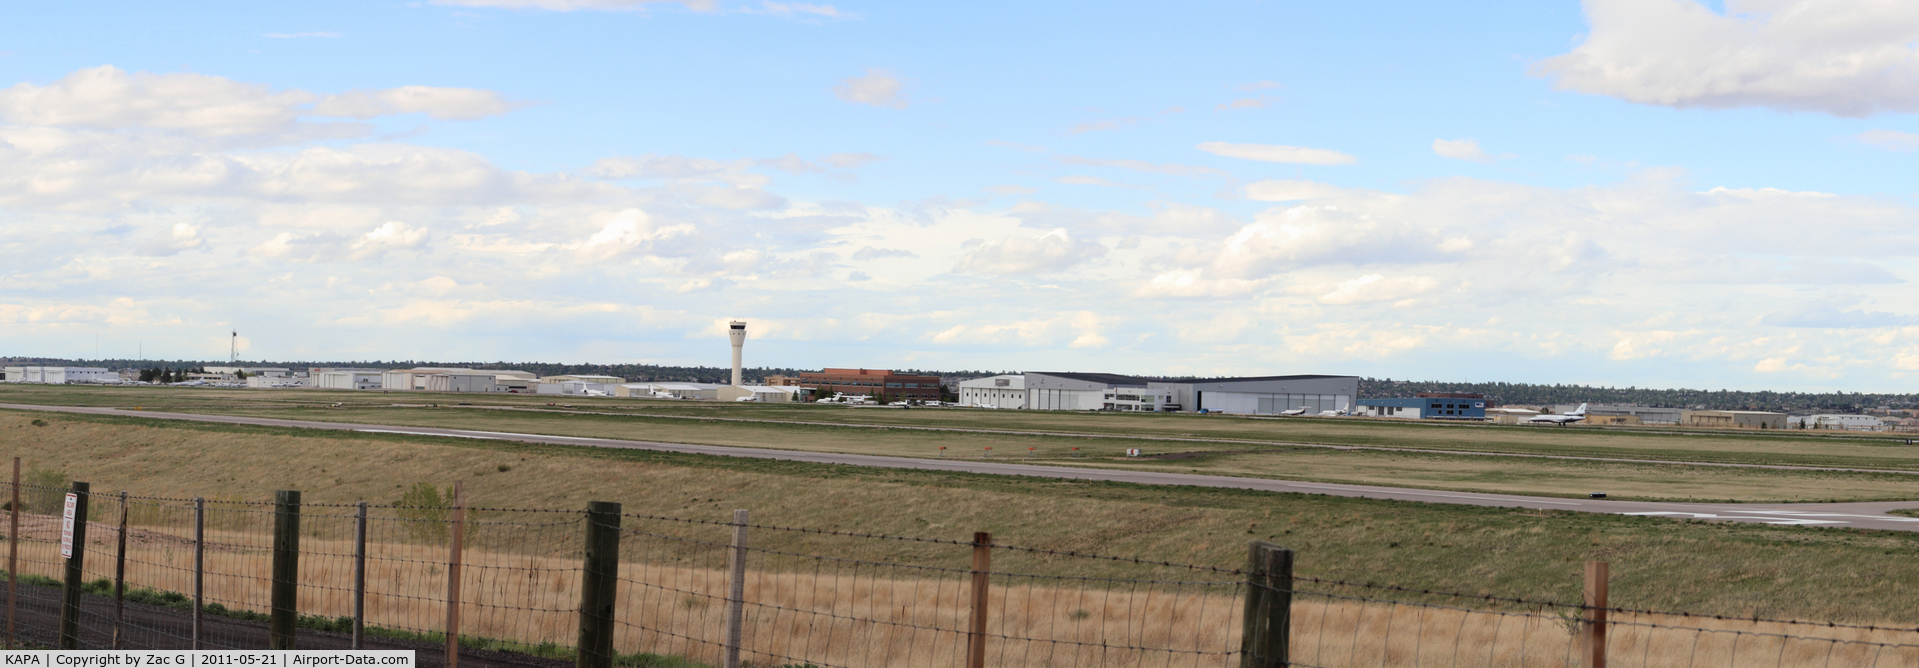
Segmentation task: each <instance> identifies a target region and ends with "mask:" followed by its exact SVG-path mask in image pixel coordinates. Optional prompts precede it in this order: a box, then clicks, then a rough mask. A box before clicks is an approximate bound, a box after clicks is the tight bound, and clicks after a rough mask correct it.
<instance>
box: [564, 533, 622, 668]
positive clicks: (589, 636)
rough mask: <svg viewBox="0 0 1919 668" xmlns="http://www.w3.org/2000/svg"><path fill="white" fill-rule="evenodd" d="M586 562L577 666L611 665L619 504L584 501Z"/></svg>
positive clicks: (607, 667) (606, 667)
mask: <svg viewBox="0 0 1919 668" xmlns="http://www.w3.org/2000/svg"><path fill="white" fill-rule="evenodd" d="M585 547H586V550H585V551H586V563H585V568H584V569H583V570H582V571H581V572H580V641H579V650H578V651H577V652H576V653H575V656H576V657H577V658H576V659H575V660H574V665H575V666H576V667H577V668H612V666H613V609H614V606H615V604H616V603H617V599H616V596H617V595H618V594H619V586H620V504H617V503H612V502H608V501H593V502H590V503H588V504H586V545H585Z"/></svg>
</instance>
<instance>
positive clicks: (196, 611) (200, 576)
mask: <svg viewBox="0 0 1919 668" xmlns="http://www.w3.org/2000/svg"><path fill="white" fill-rule="evenodd" d="M206 584H207V498H206V497H204V496H196V497H193V648H194V649H196V650H197V649H200V648H201V644H202V639H203V638H204V637H205V633H206V625H205V624H204V623H203V619H202V617H203V615H204V614H205V613H204V612H203V611H202V608H204V607H206V593H207V588H206Z"/></svg>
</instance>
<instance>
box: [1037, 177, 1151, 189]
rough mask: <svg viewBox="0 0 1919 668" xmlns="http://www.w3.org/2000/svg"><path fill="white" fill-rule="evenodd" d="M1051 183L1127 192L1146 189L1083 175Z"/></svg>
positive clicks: (1057, 179)
mask: <svg viewBox="0 0 1919 668" xmlns="http://www.w3.org/2000/svg"><path fill="white" fill-rule="evenodd" d="M1053 182H1054V183H1063V184H1066V185H1069V186H1102V187H1106V188H1124V189H1127V190H1146V189H1147V188H1146V186H1142V185H1138V184H1134V183H1120V182H1118V181H1112V180H1109V179H1102V178H1100V177H1097V176H1086V175H1084V174H1074V175H1068V176H1060V177H1055V178H1054V179H1053Z"/></svg>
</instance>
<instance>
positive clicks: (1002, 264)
mask: <svg viewBox="0 0 1919 668" xmlns="http://www.w3.org/2000/svg"><path fill="white" fill-rule="evenodd" d="M1105 254H1106V248H1105V247H1104V246H1101V245H1099V244H1097V243H1094V242H1091V241H1081V240H1077V239H1074V238H1073V236H1072V235H1071V234H1070V233H1068V232H1067V231H1066V230H1063V229H1056V230H1053V231H1051V232H1048V233H1046V234H1043V235H1040V236H1037V237H1032V236H1024V235H1013V236H1009V237H1005V238H1002V239H1000V240H998V241H990V242H986V243H983V244H980V245H979V246H977V247H975V248H973V249H972V250H971V251H968V252H967V253H966V254H965V255H964V256H962V257H961V258H960V260H959V263H958V264H955V265H953V272H954V273H962V274H983V275H988V276H1010V275H1026V274H1052V273H1058V272H1061V271H1065V270H1066V269H1068V268H1071V267H1072V266H1074V265H1076V264H1079V263H1081V262H1084V261H1086V260H1091V259H1094V258H1097V257H1100V256H1102V255H1105Z"/></svg>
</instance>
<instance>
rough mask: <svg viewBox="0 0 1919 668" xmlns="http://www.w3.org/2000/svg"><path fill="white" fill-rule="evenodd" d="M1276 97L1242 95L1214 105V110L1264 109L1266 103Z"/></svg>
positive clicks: (1269, 102)
mask: <svg viewBox="0 0 1919 668" xmlns="http://www.w3.org/2000/svg"><path fill="white" fill-rule="evenodd" d="M1275 99H1277V98H1271V97H1266V96H1264V95H1262V96H1259V97H1242V98H1239V99H1237V100H1233V101H1232V102H1222V103H1220V105H1219V106H1217V107H1214V108H1213V110H1214V111H1237V110H1240V109H1264V108H1266V105H1268V104H1271V103H1272V101H1273V100H1275Z"/></svg>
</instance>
